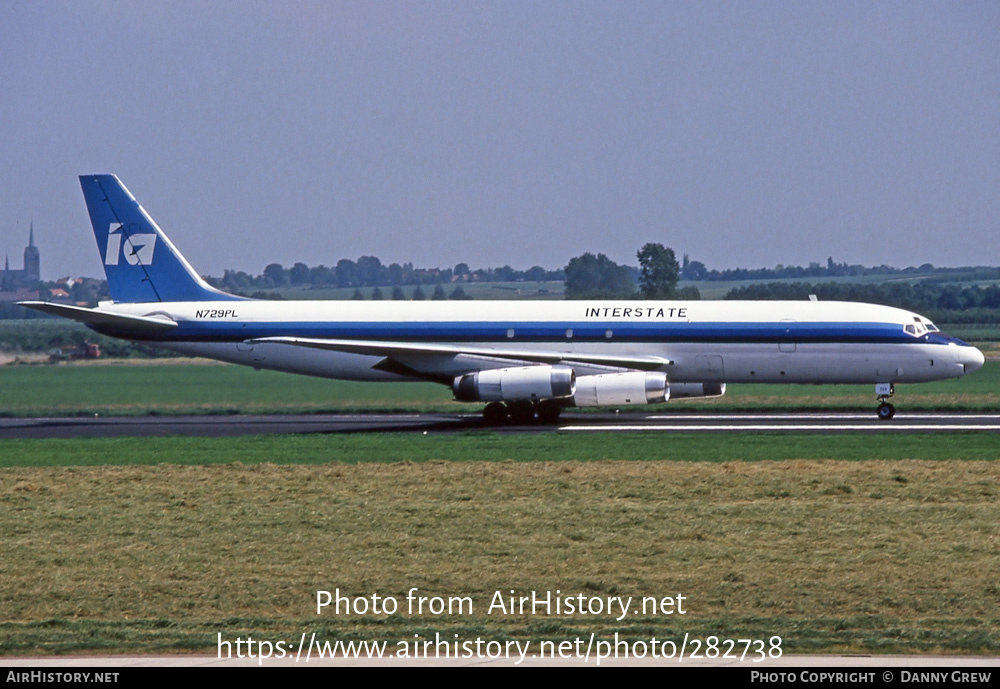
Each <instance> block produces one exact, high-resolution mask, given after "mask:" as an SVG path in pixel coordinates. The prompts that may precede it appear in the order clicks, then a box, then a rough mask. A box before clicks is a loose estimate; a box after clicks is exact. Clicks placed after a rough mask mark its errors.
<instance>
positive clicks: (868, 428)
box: [0, 412, 1000, 439]
mask: <svg viewBox="0 0 1000 689" xmlns="http://www.w3.org/2000/svg"><path fill="white" fill-rule="evenodd" d="M471 430H484V431H490V432H497V433H503V434H509V433H517V434H529V433H631V432H655V433H828V434H849V433H861V434H876V435H886V434H888V435H892V434H898V433H973V432H975V433H1000V414H952V413H947V414H939V413H913V414H905V413H900V414H898V415H897V416H896V418H894V419H892V420H889V421H881V420H879V419H878V418H876V416H875V415H874V414H861V413H842V414H831V413H816V414H731V413H719V414H662V413H659V414H635V413H629V414H614V413H610V414H609V413H600V414H592V413H579V412H575V413H573V412H571V413H565V414H563V417H562V419H561V421H560V423H558V424H554V425H541V424H535V425H531V426H500V427H489V426H486V425H485V424H484V423H483V421H482V419H481V417H480V416H479V415H473V414H315V415H310V414H307V415H287V416H286V415H271V416H251V415H246V416H244V415H232V416H210V415H209V416H138V417H104V416H102V417H62V418H30V419H0V439H5V438H39V439H41V438H88V437H93V438H108V437H157V436H188V437H227V436H228V437H234V436H247V435H260V434H278V433H289V434H314V433H320V434H321V433H434V434H447V433H459V432H468V431H471Z"/></svg>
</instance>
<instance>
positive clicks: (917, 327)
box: [903, 318, 937, 337]
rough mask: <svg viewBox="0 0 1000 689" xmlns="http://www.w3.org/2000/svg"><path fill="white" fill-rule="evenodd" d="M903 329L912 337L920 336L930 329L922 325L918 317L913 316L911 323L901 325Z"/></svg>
mask: <svg viewBox="0 0 1000 689" xmlns="http://www.w3.org/2000/svg"><path fill="white" fill-rule="evenodd" d="M932 327H933V326H932ZM903 330H905V331H906V332H908V333H909V334H910V335H913V336H914V337H921V336H923V335H926V334H927V333H928V332H929V331H930V328H928V327H927V326H926V325H924V322H923V321H921V320H920V319H919V318H914V319H913V323H907V324H906V325H904V326H903ZM934 330H937V328H934Z"/></svg>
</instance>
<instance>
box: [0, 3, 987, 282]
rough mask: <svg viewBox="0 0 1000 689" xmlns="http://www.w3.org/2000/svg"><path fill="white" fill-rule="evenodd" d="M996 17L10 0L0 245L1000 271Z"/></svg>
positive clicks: (322, 256)
mask: <svg viewBox="0 0 1000 689" xmlns="http://www.w3.org/2000/svg"><path fill="white" fill-rule="evenodd" d="M998 45H1000V3H997V2H993V1H980V2H976V1H973V0H970V1H967V2H892V1H880V2H869V1H865V2H852V1H850V0H837V1H835V2H824V1H822V0H815V1H811V2H775V1H769V0H761V1H759V2H716V1H711V0H706V1H703V2H694V1H693V0H692V1H685V2H671V1H668V0H657V1H656V2H641V1H638V0H636V1H632V2H627V3H620V2H590V1H587V0H573V1H571V2H561V1H556V0H553V1H547V2H531V1H527V0H526V1H524V2H489V1H476V2H471V1H469V2H451V1H448V0H435V1H434V2H424V1H421V2H418V1H405V2H403V1H400V2H383V1H376V0H352V1H351V2H338V1H330V0H322V1H317V2H302V1H296V0H292V1H288V0H286V1H282V2H263V1H259V0H258V1H253V0H238V1H233V0H213V1H212V2H208V1H207V0H206V1H199V2H193V1H189V0H165V1H161V2H157V1H145V2H134V1H120V2H119V1H111V0H88V1H87V2H75V1H74V2H69V1H60V0H45V1H42V0H0V153H2V157H0V160H2V161H3V165H2V169H0V254H8V255H10V258H11V267H13V268H20V267H21V254H22V252H23V248H24V246H25V244H26V241H27V236H28V227H29V224H30V223H32V222H33V223H34V228H35V238H36V243H37V245H38V246H39V249H40V252H41V259H42V277H43V279H56V278H58V277H61V276H67V275H73V276H80V275H87V276H100V275H101V274H102V270H101V262H100V258H99V256H98V252H97V249H96V245H95V242H94V238H93V235H92V231H91V229H90V223H89V218H88V216H87V212H86V206H85V204H84V202H83V197H82V195H81V193H80V187H79V181H78V176H79V175H81V174H87V173H113V174H116V175H118V176H119V178H121V180H122V181H123V182H124V183H125V185H126V186H127V187H128V188H129V189H130V190H131V192H132V193H133V194H134V195H135V196H136V198H137V199H138V200H139V202H140V203H141V204H142V205H143V207H144V208H145V209H146V210H147V211H148V212H149V213H150V214H151V215H152V217H153V218H154V219H155V220H156V221H157V223H158V224H159V225H160V227H161V228H162V229H163V230H164V231H165V232H166V233H167V234H168V235H169V236H170V238H171V240H172V241H173V243H174V244H175V245H176V246H177V247H178V248H179V249H180V250H181V251H182V252H183V253H184V255H185V256H186V257H187V259H188V261H189V262H190V263H191V264H192V265H193V266H194V267H195V269H196V270H197V271H198V272H200V273H201V274H207V275H221V274H222V272H223V271H224V270H226V269H230V268H231V269H236V270H245V271H247V272H250V273H253V274H258V273H260V272H262V271H263V269H264V266H265V265H267V264H268V263H272V262H278V263H282V264H283V265H285V266H286V267H288V266H291V265H292V264H294V263H295V262H298V261H301V262H303V263H306V264H308V265H310V266H313V265H318V264H323V265H335V264H336V262H337V261H338V260H340V259H342V258H350V259H352V260H353V259H357V258H358V257H359V256H362V255H374V256H378V257H379V258H380V259H381V260H382V262H383V263H385V264H388V263H391V262H399V263H403V262H407V261H409V262H412V263H414V264H415V265H416V266H417V267H435V266H439V267H450V266H454V265H455V264H456V263H459V262H465V263H468V264H469V265H470V266H472V267H474V268H475V267H492V266H500V265H504V264H508V265H511V266H513V267H515V268H519V269H527V268H529V267H531V266H533V265H541V266H543V267H545V268H549V269H553V268H559V267H562V266H565V265H566V263H567V262H568V260H569V259H570V258H572V257H573V256H578V255H580V254H582V253H584V252H592V253H604V254H607V255H608V256H609V257H610V258H611V259H612V260H615V261H617V262H619V263H629V264H632V265H635V264H636V263H637V261H636V257H635V254H636V251H637V250H638V249H639V248H640V247H641V246H642V245H643V244H645V243H647V242H659V243H662V244H664V245H666V246H669V247H672V248H673V249H674V250H675V252H676V253H677V255H678V257H680V256H681V255H682V254H688V255H689V256H690V258H691V259H692V260H698V261H702V262H703V263H705V264H706V265H707V266H708V267H709V268H720V269H722V268H730V267H773V266H775V265H778V264H783V265H793V264H794V265H807V264H808V263H810V262H812V261H816V262H820V263H825V262H826V259H827V257H832V258H833V259H834V260H835V261H837V262H842V261H843V262H847V263H861V264H864V265H882V264H887V265H892V266H897V267H905V266H909V265H920V264H923V263H933V264H935V265H939V266H957V265H1000V49H998V48H997V46H998Z"/></svg>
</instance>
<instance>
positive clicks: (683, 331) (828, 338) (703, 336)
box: [155, 320, 953, 344]
mask: <svg viewBox="0 0 1000 689" xmlns="http://www.w3.org/2000/svg"><path fill="white" fill-rule="evenodd" d="M510 330H513V331H514V337H513V338H510V337H508V332H509V331H510ZM567 330H572V331H573V333H572V337H571V338H570V337H567V335H566V332H567ZM608 330H611V331H612V338H611V339H610V340H609V339H608V338H607V331H608ZM258 337H308V338H317V339H323V338H326V339H369V340H394V341H410V342H412V341H428V342H469V343H473V342H509V343H518V342H520V343H524V342H552V343H567V342H573V343H583V342H609V341H611V342H615V343H622V342H662V343H682V342H704V343H771V342H773V343H778V342H795V343H800V344H811V343H876V344H888V343H897V344H946V343H948V342H949V341H953V340H952V339H951V338H948V337H946V336H943V335H937V334H932V335H929V336H925V337H921V338H915V337H912V336H911V335H908V334H907V333H905V332H904V331H903V329H902V326H901V325H900V324H898V323H842V322H829V323H629V322H620V321H619V322H604V323H594V322H587V321H584V322H575V321H561V322H537V321H493V322H478V321H471V322H469V321H444V322H426V321H425V322H406V321H395V322H336V321H331V322H321V321H289V322H281V321H278V322H246V323H243V322H240V321H235V320H234V321H232V322H224V321H217V320H211V321H209V320H202V321H180V324H179V327H177V328H176V329H175V330H172V331H170V332H169V333H166V334H160V335H158V336H157V337H156V338H155V339H162V340H164V341H201V342H212V341H220V342H226V341H230V342H234V341H243V340H248V339H252V338H258Z"/></svg>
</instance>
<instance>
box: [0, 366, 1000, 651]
mask: <svg viewBox="0 0 1000 689" xmlns="http://www.w3.org/2000/svg"><path fill="white" fill-rule="evenodd" d="M998 369H1000V366H998V365H997V364H996V362H993V361H991V362H989V363H988V364H987V366H986V367H984V368H983V369H982V370H981V371H979V372H977V373H976V374H974V375H972V376H969V377H968V378H966V379H962V380H957V381H949V382H944V383H937V384H932V385H923V386H912V387H904V386H901V387H900V388H899V390H900V392H899V393H898V394H897V397H896V399H895V401H896V402H897V403H898V405H899V406H900V408H901V410H910V409H918V408H953V409H965V408H982V409H990V410H996V409H997V408H998V406H1000V405H998V398H997V389H998V388H997V382H998V381H997V377H998V376H1000V370H998ZM73 391H82V392H79V393H74V392H73ZM449 398H450V395H449V394H448V391H447V390H446V389H444V388H442V387H439V386H433V385H427V386H425V385H412V384H403V385H385V386H376V385H371V384H364V385H353V384H349V383H341V382H333V381H322V380H316V379H310V378H302V377H297V376H287V375H282V374H276V373H269V372H253V371H251V370H249V369H244V368H238V367H234V366H221V365H196V364H190V363H173V364H158V365H143V366H115V365H111V366H108V365H102V366H86V365H69V366H13V367H2V368H0V405H2V408H3V413H5V414H17V415H34V414H39V413H58V414H72V413H84V414H93V413H102V414H107V413H156V414H166V413H191V412H200V411H207V412H211V413H235V412H246V411H320V410H326V411H337V410H346V409H362V410H385V409H417V408H423V407H428V406H429V407H432V408H441V409H452V410H474V409H475V408H470V407H467V406H460V405H457V404H455V403H453V402H450V401H449ZM872 406H873V400H872V394H871V391H870V390H869V389H868V386H863V387H859V388H854V387H843V388H842V387H813V386H756V387H751V386H731V387H730V394H727V396H726V398H724V399H723V400H722V401H720V402H715V403H705V404H702V405H695V406H692V405H689V404H687V403H676V404H668V405H666V406H664V407H663V408H662V410H660V409H658V410H657V411H664V410H666V411H678V410H679V411H685V410H690V409H693V408H706V409H707V408H713V409H740V408H750V409H761V408H773V409H802V408H826V409H839V408H851V409H856V408H860V409H869V408H870V407H872ZM653 409H656V408H653ZM650 410H651V408H648V407H646V408H642V409H641V411H650ZM998 460H1000V436H997V435H992V434H983V433H958V434H948V435H905V436H900V435H893V436H867V435H838V436H817V435H808V434H791V435H767V434H732V435H713V436H704V435H690V434H689V435H685V434H671V435H665V434H658V433H641V434H632V435H603V434H593V435H590V434H588V435H586V436H577V435H563V434H546V435H538V436H516V435H514V436H508V435H497V434H494V433H489V432H483V433H478V432H476V433H473V432H470V433H466V434H458V435H448V436H437V435H433V434H432V435H428V436H423V435H419V434H414V433H400V434H345V435H341V434H331V435H325V434H323V435H293V436H283V435H274V436H258V437H245V438H83V439H77V440H0V654H5V655H14V654H63V653H79V652H93V651H98V652H108V653H123V652H140V653H153V652H201V653H215V652H216V649H217V646H216V643H217V639H218V634H222V636H223V638H224V639H229V640H235V639H236V638H237V637H242V638H246V637H247V636H253V637H254V638H256V639H266V640H270V641H272V642H273V641H275V640H283V641H284V642H285V643H286V644H288V643H290V642H291V641H293V640H297V639H299V637H300V635H301V634H302V633H306V634H307V635H309V634H312V633H313V632H315V633H316V636H317V638H318V639H320V640H323V641H331V642H332V641H334V640H337V639H341V640H346V639H353V640H368V641H376V640H382V641H387V642H389V644H390V648H395V644H397V643H398V642H400V641H409V642H412V641H413V640H414V639H418V638H419V639H426V638H428V637H430V638H433V637H434V634H435V633H440V634H441V635H443V636H444V637H446V638H448V639H452V640H454V639H455V638H458V639H460V640H467V639H475V638H482V639H485V640H500V641H504V640H511V639H516V640H521V641H531V642H532V643H533V644H536V646H535V648H537V644H538V643H539V642H540V641H542V640H553V641H556V642H562V641H572V640H574V639H576V638H584V639H586V638H589V635H590V634H591V633H594V634H596V635H597V638H599V639H605V640H606V639H608V638H611V636H612V635H613V634H615V633H616V632H617V633H619V634H620V635H622V636H623V637H625V638H628V639H632V640H648V639H650V638H652V637H657V638H659V639H661V640H662V639H672V640H676V641H678V642H679V641H680V639H681V638H682V637H683V636H684V634H689V635H690V636H691V637H692V638H705V637H708V636H712V635H714V636H717V637H720V638H734V639H735V638H740V639H763V640H768V639H770V638H771V637H773V636H780V637H781V638H782V650H783V652H784V653H796V652H798V653H802V652H854V653H942V652H943V653H957V654H988V655H991V654H995V653H996V649H997V647H998V644H1000V612H998V611H1000V585H998V584H997V574H998V572H1000V527H998V522H997V518H996V506H997V500H998V488H997V486H998V485H1000V461H998ZM413 587H416V588H418V589H419V591H420V593H421V594H422V595H426V596H441V597H445V598H447V597H449V596H457V597H468V598H469V599H470V600H471V601H472V608H471V610H467V611H463V614H457V613H456V614H442V615H432V614H427V613H425V614H421V615H411V614H409V613H408V612H406V611H405V610H404V611H402V612H398V613H397V614H394V615H374V614H367V615H343V614H342V615H337V614H334V613H333V612H330V611H327V612H324V614H322V615H317V614H316V609H315V608H316V591H317V590H329V591H334V590H336V589H339V590H340V592H341V593H342V594H343V595H347V596H351V597H359V598H360V597H367V598H368V600H371V596H372V594H378V595H379V596H381V597H385V596H390V597H393V598H395V599H396V600H397V601H399V602H400V603H401V605H405V599H406V595H407V592H408V591H409V590H410V589H411V588H413ZM511 590H514V591H515V592H516V595H530V592H531V591H539V592H540V593H541V594H542V595H544V592H546V591H553V592H554V591H556V590H559V591H561V595H569V596H576V595H578V594H582V595H583V596H585V597H586V598H592V597H608V596H619V595H621V596H634V597H635V598H636V601H638V600H639V598H641V597H655V598H657V599H660V598H663V597H666V596H677V595H678V594H681V595H683V596H684V597H685V599H686V601H687V603H686V610H687V611H686V613H685V614H684V615H683V616H681V615H677V614H675V615H669V616H668V615H659V614H652V613H651V612H645V613H644V612H640V611H638V610H637V612H636V614H631V615H628V616H626V617H625V618H623V619H621V620H618V619H616V616H614V615H607V614H600V615H589V614H586V615H580V614H574V615H554V614H552V615H546V614H542V613H538V614H500V613H499V612H494V613H491V614H487V611H488V606H489V604H490V602H491V601H492V599H493V597H494V596H495V595H496V592H498V591H499V592H500V593H501V594H502V595H505V596H507V595H509V592H510V591H511ZM454 635H458V636H457V637H455V636H454Z"/></svg>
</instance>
